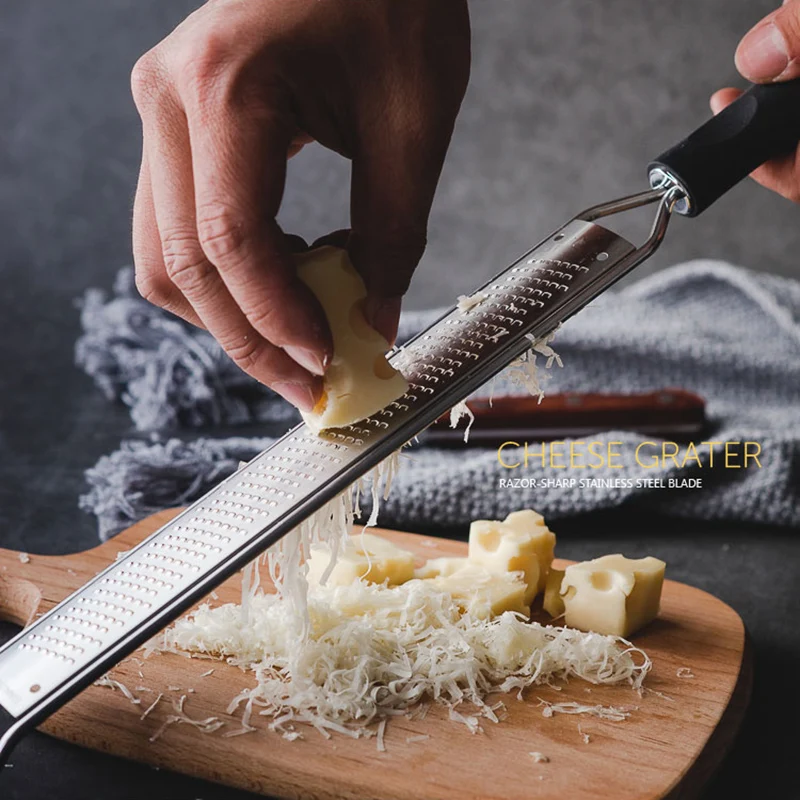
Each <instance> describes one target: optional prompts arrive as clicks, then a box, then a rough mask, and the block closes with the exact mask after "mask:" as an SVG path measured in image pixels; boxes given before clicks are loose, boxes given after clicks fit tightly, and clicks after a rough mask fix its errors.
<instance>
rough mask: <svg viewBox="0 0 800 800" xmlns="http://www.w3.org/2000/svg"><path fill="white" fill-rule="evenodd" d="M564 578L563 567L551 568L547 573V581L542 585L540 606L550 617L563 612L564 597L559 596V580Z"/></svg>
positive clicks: (558, 615)
mask: <svg viewBox="0 0 800 800" xmlns="http://www.w3.org/2000/svg"><path fill="white" fill-rule="evenodd" d="M563 580H564V570H563V569H553V568H552V567H550V571H549V572H548V573H547V583H546V584H545V587H544V601H543V603H542V608H544V610H545V611H546V612H547V613H548V614H549V615H550V616H551V617H560V616H561V615H562V614H563V613H564V599H563V598H562V597H561V582H562V581H563Z"/></svg>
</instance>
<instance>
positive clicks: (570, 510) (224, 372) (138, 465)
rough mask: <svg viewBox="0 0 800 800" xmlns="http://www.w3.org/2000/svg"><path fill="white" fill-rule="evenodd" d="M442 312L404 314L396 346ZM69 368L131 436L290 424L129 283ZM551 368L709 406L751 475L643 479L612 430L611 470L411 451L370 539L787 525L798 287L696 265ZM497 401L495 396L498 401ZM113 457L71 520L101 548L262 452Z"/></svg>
mask: <svg viewBox="0 0 800 800" xmlns="http://www.w3.org/2000/svg"><path fill="white" fill-rule="evenodd" d="M437 313H439V312H424V313H416V314H408V315H406V316H405V317H404V320H403V325H402V329H401V340H402V338H403V337H407V336H408V335H410V334H411V333H413V332H414V331H415V330H418V329H419V328H420V327H421V326H422V325H423V324H426V323H427V322H430V321H432V320H433V319H434V318H435V316H436V314H437ZM82 321H83V327H84V334H83V336H82V337H81V338H80V340H79V341H78V343H77V362H78V364H79V365H80V366H81V367H82V368H83V369H84V370H85V371H86V372H87V373H88V374H90V375H91V376H92V377H93V378H94V380H95V381H96V382H97V385H98V386H99V387H100V388H101V389H102V390H103V391H104V392H105V393H106V395H107V396H108V397H109V398H110V399H118V400H122V401H123V402H124V403H126V404H127V405H128V406H129V407H130V409H131V417H132V419H133V421H134V423H135V425H136V426H137V428H139V429H142V430H153V431H156V430H157V431H164V430H168V429H172V430H173V431H174V430H175V429H176V428H183V429H184V435H185V433H186V432H185V429H186V428H197V427H200V426H205V427H208V426H213V425H218V424H221V423H226V424H233V423H238V422H244V421H254V420H256V421H275V420H280V421H284V422H285V423H286V425H287V427H288V424H289V422H290V421H293V420H294V419H296V416H295V414H294V412H293V411H292V410H291V409H290V408H289V407H288V406H287V405H286V404H285V403H283V402H282V401H281V400H279V399H278V398H276V396H275V395H273V394H272V393H271V392H270V391H269V390H267V389H265V388H264V387H261V386H259V385H256V384H255V383H254V382H253V381H252V380H250V379H249V378H247V377H246V376H243V374H242V373H241V372H239V371H238V370H237V369H236V368H235V367H234V366H233V365H232V364H231V363H230V361H228V360H227V358H226V357H225V356H224V354H223V353H221V352H220V350H219V348H218V347H217V345H216V344H215V343H214V342H213V340H212V339H211V338H210V337H209V336H208V335H207V334H205V333H204V332H202V331H196V330H194V329H189V327H188V326H184V325H183V324H181V323H179V322H176V321H174V320H173V319H171V318H169V317H168V316H167V315H165V314H163V313H162V312H160V311H158V310H157V309H154V308H151V307H150V306H148V305H147V304H146V303H145V302H144V301H142V300H141V299H138V298H137V297H136V296H135V295H134V293H133V291H132V288H131V280H130V273H129V271H126V272H123V273H121V274H120V277H119V278H118V280H117V284H116V287H115V291H114V295H113V296H112V297H111V298H108V297H106V296H105V295H104V294H103V293H102V292H98V291H92V292H89V293H88V294H87V296H86V298H85V299H84V303H83V312H82ZM553 344H554V347H555V349H556V351H557V352H558V353H559V355H560V356H561V358H562V360H563V363H564V367H563V369H558V368H557V367H554V368H553V369H551V370H550V372H549V374H548V382H547V390H548V391H608V392H616V391H619V392H626V391H637V392H638V391H646V390H650V389H657V388H661V387H664V386H680V387H682V388H686V389H689V390H691V391H694V392H697V393H698V394H700V395H702V396H703V397H705V398H706V401H707V412H708V415H709V418H710V420H711V422H712V425H713V430H712V431H711V432H710V434H709V435H708V436H706V437H704V438H711V439H714V440H721V441H757V442H759V443H760V445H761V447H762V453H761V456H760V462H761V464H762V468H761V469H757V468H755V467H754V466H753V465H752V464H751V467H750V468H749V469H746V470H745V469H720V468H718V463H719V458H717V460H716V461H715V464H716V465H717V466H715V468H714V469H710V468H709V465H708V454H707V452H705V451H706V450H707V448H699V455H700V457H701V461H702V466H699V465H697V464H696V463H694V462H692V463H691V464H690V465H688V466H686V467H684V468H683V469H679V468H678V467H676V466H675V465H674V464H672V463H667V464H666V465H660V466H659V467H658V468H655V469H649V470H644V469H643V468H642V467H641V466H639V465H637V464H636V463H635V460H634V458H633V456H632V454H633V452H634V450H635V447H636V445H637V444H638V443H639V442H641V441H642V437H641V436H640V435H638V434H631V433H625V432H619V431H608V432H605V433H603V434H600V435H598V436H594V437H592V438H593V439H597V440H600V441H618V442H621V443H622V444H621V445H620V446H619V448H618V449H619V450H620V451H621V452H622V453H623V455H624V458H623V459H622V460H623V468H622V469H613V470H611V469H608V468H603V469H598V470H591V474H587V473H589V471H588V470H581V471H580V472H578V471H574V470H553V469H550V468H542V467H541V466H539V465H538V464H537V465H534V464H529V466H528V467H527V468H525V469H522V468H521V469H518V470H515V471H514V472H510V471H508V470H504V469H501V468H500V467H499V465H498V461H497V453H496V450H495V449H481V448H478V447H466V448H463V449H461V448H459V449H454V450H439V449H436V448H432V447H426V446H414V447H412V448H410V449H409V450H408V451H407V454H408V458H406V459H405V464H404V466H403V469H401V472H400V475H399V477H398V479H397V480H396V482H395V483H394V488H393V490H392V495H391V497H390V499H389V500H388V502H387V503H385V505H384V506H383V507H382V511H381V516H380V520H381V523H382V524H384V525H393V526H396V527H400V528H405V529H414V528H415V526H420V525H424V526H426V527H430V526H445V527H454V526H464V525H467V524H468V523H469V522H470V521H471V520H473V519H478V518H498V517H502V516H504V515H505V514H507V513H509V512H510V511H513V510H515V509H518V508H522V507H533V508H536V509H537V510H538V511H540V512H541V513H543V514H545V515H546V516H548V517H551V518H558V517H563V516H567V515H572V514H576V513H582V512H587V511H592V510H597V509H605V508H611V507H617V506H622V505H625V506H632V507H638V508H640V509H644V508H646V509H651V510H654V511H657V512H662V513H666V514H671V515H675V516H679V517H691V518H695V519H704V520H737V521H740V522H741V521H744V522H752V523H771V524H777V525H786V526H798V525H800V282H796V281H793V280H789V279H786V278H780V277H776V276H771V275H765V274H755V273H751V272H748V271H746V270H743V269H739V268H735V267H732V266H730V265H727V264H723V263H719V262H713V261H694V262H691V263H688V264H684V265H680V266H677V267H673V268H671V269H668V270H665V271H663V272H661V273H658V274H656V275H654V276H652V277H648V278H646V279H644V280H642V281H640V282H638V283H636V284H634V285H632V286H630V287H628V288H626V289H624V290H621V291H618V292H614V293H606V295H604V296H603V297H601V298H599V299H598V301H596V302H595V303H593V304H592V305H591V306H590V307H588V308H587V309H586V310H584V311H583V312H582V313H580V314H578V315H577V316H576V317H574V318H573V319H572V320H570V321H569V322H568V323H567V324H566V325H565V326H564V327H563V328H562V329H561V331H559V333H558V336H557V338H556V340H555V342H554V343H553ZM506 388H507V387H505V386H504V387H502V391H505V390H506ZM152 438H153V439H154V441H151V442H142V441H136V442H128V443H124V444H123V445H122V447H121V449H120V450H118V451H117V452H115V453H113V454H111V455H110V456H107V457H104V458H102V459H101V460H100V461H99V462H98V464H97V465H96V466H95V467H93V468H92V469H90V470H88V472H87V479H88V482H89V485H90V490H89V492H88V493H87V494H86V495H84V496H83V497H82V498H81V500H80V503H81V506H82V507H83V508H84V509H86V510H87V511H89V512H91V513H94V514H96V515H97V517H98V521H99V530H100V535H101V536H102V537H103V538H105V537H107V536H109V535H111V534H113V533H114V532H116V531H118V530H120V529H121V528H123V527H125V526H127V525H129V524H130V523H131V522H133V521H135V520H137V519H140V518H141V517H143V516H145V515H147V514H149V513H151V512H153V511H156V510H158V509H161V508H165V507H168V506H173V505H177V504H180V503H186V502H188V501H190V500H192V499H195V498H197V497H198V496H200V495H201V494H202V493H203V492H205V491H206V490H208V489H209V488H210V487H211V486H213V485H214V484H215V483H216V482H218V481H219V480H220V479H221V478H223V477H224V476H226V475H228V474H229V473H230V472H231V471H233V470H234V469H235V467H236V465H237V463H238V461H240V460H247V459H249V458H251V457H252V456H253V455H255V454H256V453H257V452H258V451H259V450H261V449H263V448H264V447H265V446H266V445H267V444H268V443H269V441H270V440H269V439H243V438H234V439H213V438H207V437H206V438H200V439H194V440H193V441H183V440H181V439H178V438H170V439H168V440H158V437H157V436H156V435H155V434H154V435H153V436H152ZM509 477H521V478H526V479H543V478H562V479H563V478H568V477H575V478H577V479H580V478H592V479H615V483H616V486H615V487H612V488H609V487H608V486H603V485H597V484H595V485H581V484H580V482H579V481H576V484H575V485H574V486H564V485H561V486H552V487H548V488H536V487H533V486H531V485H530V484H531V481H529V480H528V481H525V482H523V483H524V484H527V485H525V486H522V487H515V486H503V487H501V485H500V479H504V478H509ZM676 477H680V478H684V477H700V478H702V481H703V483H702V489H659V488H649V489H648V488H643V487H639V486H637V485H636V479H638V478H662V479H664V480H665V482H666V481H667V479H669V478H676Z"/></svg>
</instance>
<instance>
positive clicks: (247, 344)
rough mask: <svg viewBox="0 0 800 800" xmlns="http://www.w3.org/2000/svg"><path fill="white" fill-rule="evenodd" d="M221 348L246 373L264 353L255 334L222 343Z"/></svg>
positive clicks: (252, 368) (250, 370)
mask: <svg viewBox="0 0 800 800" xmlns="http://www.w3.org/2000/svg"><path fill="white" fill-rule="evenodd" d="M222 349H223V350H224V351H225V352H226V353H227V354H228V355H229V356H230V357H231V359H232V360H233V362H234V363H235V364H236V366H237V367H239V368H240V369H242V370H244V371H245V372H248V373H249V372H252V371H253V370H254V369H255V367H256V365H257V364H259V362H261V361H262V359H263V355H264V349H263V347H262V344H261V342H260V341H259V340H258V339H257V338H256V337H255V336H240V337H238V338H237V339H236V340H234V341H228V342H227V343H225V344H223V346H222Z"/></svg>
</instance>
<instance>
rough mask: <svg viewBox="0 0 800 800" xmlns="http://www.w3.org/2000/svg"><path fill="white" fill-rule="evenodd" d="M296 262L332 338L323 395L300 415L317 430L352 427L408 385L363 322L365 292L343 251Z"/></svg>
mask: <svg viewBox="0 0 800 800" xmlns="http://www.w3.org/2000/svg"><path fill="white" fill-rule="evenodd" d="M294 258H295V264H296V265H297V275H298V277H299V278H300V280H301V281H303V283H305V284H306V285H307V286H308V287H309V289H311V291H312V292H313V293H314V295H315V296H316V298H317V300H319V302H320V305H321V306H322V308H323V310H324V312H325V316H326V317H327V318H328V323H329V325H330V328H331V333H332V335H333V358H332V360H331V362H330V366H329V367H328V370H327V372H326V373H325V376H324V378H323V389H322V397H321V398H320V400H319V402H318V403H317V405H316V406H315V407H314V408H313V410H312V411H303V412H302V414H303V419H304V420H305V422H306V424H307V425H308V426H309V427H310V428H312V429H313V430H315V431H320V430H322V429H324V428H338V427H342V426H344V425H350V424H351V423H353V422H358V421H359V420H362V419H365V418H366V417H369V416H370V415H372V414H374V413H375V412H376V411H379V410H380V409H382V408H384V407H385V406H387V405H388V404H389V403H391V402H392V400H396V399H397V398H398V397H400V396H401V395H402V394H403V393H404V392H405V391H406V389H407V388H408V383H407V382H406V380H405V378H404V377H403V376H402V375H401V374H400V373H399V372H398V371H397V370H396V369H394V368H393V367H392V366H391V365H390V364H389V362H388V361H387V360H386V351H387V350H389V343H388V342H387V341H386V339H384V337H383V336H381V334H379V333H378V332H377V331H376V330H375V329H374V328H372V327H371V326H370V325H368V324H367V320H366V318H365V316H364V303H365V301H366V297H367V290H366V287H365V286H364V281H363V280H362V279H361V276H360V275H359V274H358V272H356V270H355V268H354V267H353V265H352V264H351V263H350V259H349V258H348V255H347V251H346V250H342V249H340V248H338V247H319V248H317V249H315V250H309V251H308V252H305V253H300V254H298V255H295V257H294Z"/></svg>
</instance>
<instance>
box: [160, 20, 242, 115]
mask: <svg viewBox="0 0 800 800" xmlns="http://www.w3.org/2000/svg"><path fill="white" fill-rule="evenodd" d="M190 45H191V46H188V45H187V46H186V47H185V48H184V49H183V50H182V52H181V53H180V54H179V55H178V56H177V58H176V61H175V66H174V74H175V80H176V82H177V84H178V86H179V87H180V89H181V91H182V92H184V93H186V94H188V95H189V96H191V97H196V98H197V99H198V101H199V102H203V101H204V100H206V99H208V97H209V94H210V93H211V91H213V89H214V87H215V86H216V85H217V83H218V82H219V79H220V77H221V76H222V75H223V74H224V73H225V70H226V68H227V66H228V64H229V63H230V57H231V48H230V46H229V43H228V41H227V40H226V39H225V38H224V37H223V36H222V35H221V34H219V33H217V32H216V31H214V30H213V29H211V30H206V31H204V32H203V34H202V35H200V36H199V37H196V38H193V39H192V40H191V42H190Z"/></svg>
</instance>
